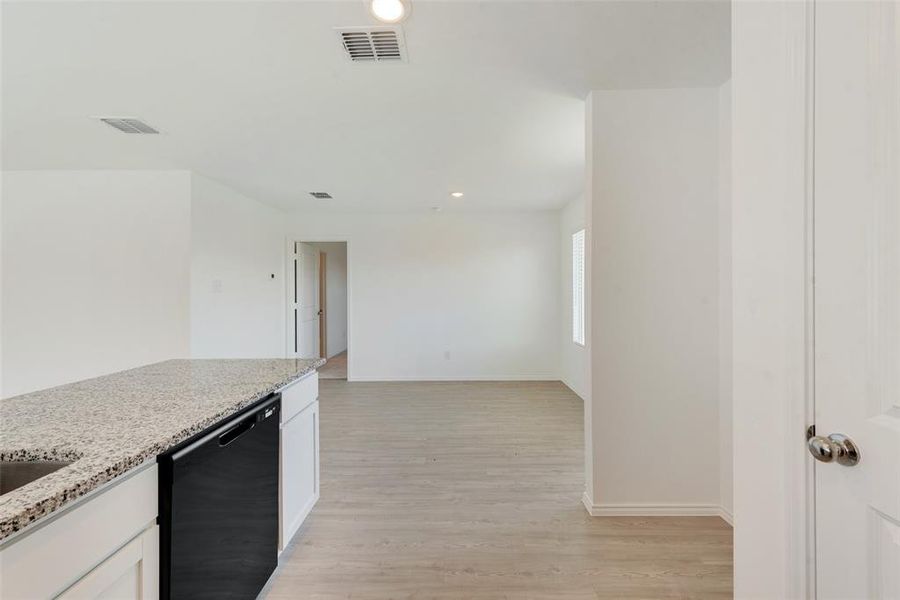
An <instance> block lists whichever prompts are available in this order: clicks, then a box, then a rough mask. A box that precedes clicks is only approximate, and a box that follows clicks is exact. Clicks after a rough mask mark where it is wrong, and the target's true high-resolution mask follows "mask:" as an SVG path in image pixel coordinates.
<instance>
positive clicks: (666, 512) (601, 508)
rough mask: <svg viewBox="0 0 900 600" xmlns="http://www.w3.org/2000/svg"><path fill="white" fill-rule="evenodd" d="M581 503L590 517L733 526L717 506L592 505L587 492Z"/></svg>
mask: <svg viewBox="0 0 900 600" xmlns="http://www.w3.org/2000/svg"><path fill="white" fill-rule="evenodd" d="M581 502H582V504H584V507H585V509H587V511H588V514H589V515H591V516H592V517H721V518H722V520H724V521H725V522H726V523H728V524H729V525H733V518H732V516H731V513H730V512H728V511H727V510H725V508H724V507H722V506H720V505H718V504H645V503H641V504H594V503H593V502H592V501H591V499H590V498H589V497H588V495H587V492H585V493H584V495H583V496H582V497H581Z"/></svg>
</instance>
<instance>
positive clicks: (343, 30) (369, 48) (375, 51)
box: [335, 25, 406, 62]
mask: <svg viewBox="0 0 900 600" xmlns="http://www.w3.org/2000/svg"><path fill="white" fill-rule="evenodd" d="M335 31H337V33H338V35H339V36H340V38H341V44H342V45H343V47H344V55H345V56H346V57H347V58H348V59H349V60H350V61H351V62H406V44H405V43H404V41H403V29H402V28H401V27H400V26H399V25H390V26H388V25H385V26H379V27H338V28H336V29H335Z"/></svg>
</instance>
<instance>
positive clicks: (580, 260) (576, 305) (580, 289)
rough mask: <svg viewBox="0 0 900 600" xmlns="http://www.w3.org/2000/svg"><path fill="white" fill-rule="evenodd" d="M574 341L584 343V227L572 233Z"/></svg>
mask: <svg viewBox="0 0 900 600" xmlns="http://www.w3.org/2000/svg"><path fill="white" fill-rule="evenodd" d="M572 341H574V342H575V343H576V344H581V345H582V346H583V345H584V229H582V230H581V231H576V232H575V233H573V234H572Z"/></svg>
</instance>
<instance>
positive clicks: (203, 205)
mask: <svg viewBox="0 0 900 600" xmlns="http://www.w3.org/2000/svg"><path fill="white" fill-rule="evenodd" d="M191 191H192V198H191V355H192V356H193V357H194V358H268V357H283V356H284V352H285V310H284V303H285V287H284V285H285V281H284V280H285V268H284V261H285V238H284V229H283V220H284V213H283V212H282V211H280V210H278V209H275V208H272V207H270V206H266V205H264V204H261V203H259V202H257V201H255V200H252V199H250V198H247V197H246V196H243V195H241V194H239V193H238V192H236V191H234V190H232V189H231V188H229V187H226V186H224V185H222V184H220V183H218V182H215V181H213V180H211V179H208V178H206V177H203V176H200V175H197V174H193V175H192V177H191ZM272 275H274V276H275V277H274V278H273V277H272Z"/></svg>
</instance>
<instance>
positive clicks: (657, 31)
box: [2, 0, 730, 211]
mask: <svg viewBox="0 0 900 600" xmlns="http://www.w3.org/2000/svg"><path fill="white" fill-rule="evenodd" d="M412 3H413V10H412V14H411V16H410V17H409V19H408V20H407V21H406V22H405V23H404V25H403V28H404V33H405V36H406V43H407V48H408V52H409V62H408V63H406V64H378V65H373V64H352V63H349V62H348V61H346V60H345V59H344V57H343V53H342V52H343V51H342V49H341V47H340V43H339V40H338V37H337V35H336V34H335V32H334V31H333V28H334V27H336V26H347V25H367V24H373V23H374V22H373V20H372V18H371V17H370V16H369V13H368V11H367V8H366V5H365V3H364V2H363V1H362V0H346V1H330V2H257V1H245V2H164V1H159V2H121V1H119V2H76V1H66V2H58V3H52V2H4V3H3V6H2V11H3V14H2V21H3V22H2V34H3V39H2V51H3V55H2V68H3V72H2V85H3V87H2V103H3V105H2V126H3V130H2V150H3V156H2V159H3V168H4V169H106V168H112V169H131V168H134V169H149V168H179V169H190V170H193V171H197V172H200V173H202V174H204V175H207V176H209V177H212V178H214V179H217V180H220V181H222V182H223V183H226V184H228V185H230V186H232V187H234V188H235V189H237V190H239V191H242V192H243V193H245V194H247V195H249V196H252V197H254V198H257V199H258V200H261V201H263V202H267V203H270V204H273V205H276V206H280V207H283V208H288V209H290V208H301V209H312V208H314V209H322V210H365V211H381V210H410V209H413V210H427V209H428V208H430V207H432V206H443V207H445V208H447V209H451V210H452V209H454V208H465V209H489V210H504V209H544V208H553V207H558V206H560V205H562V204H563V203H565V202H567V201H568V200H569V199H571V198H572V197H574V196H576V195H577V194H578V193H579V192H580V190H581V187H582V167H583V162H584V157H583V153H584V133H583V129H584V122H583V112H584V98H585V95H586V93H587V92H588V91H589V90H591V89H612V88H647V87H681V86H707V85H718V84H720V83H722V82H724V81H725V80H727V79H728V76H729V74H728V73H729V64H730V56H729V46H730V37H729V36H730V33H729V27H730V8H729V5H728V3H727V2H718V1H699V2H691V3H687V2H672V1H663V2H641V1H624V2H584V1H582V2H568V1H555V2H532V1H522V2H514V1H494V2H461V1H449V2H433V1H427V0H412ZM96 115H114V116H137V117H141V118H143V119H144V120H146V121H147V122H148V123H150V124H151V125H153V126H155V127H157V128H158V129H160V130H161V131H162V132H163V135H159V136H136V135H125V134H122V133H119V132H117V131H115V130H114V129H111V128H109V127H108V126H106V125H103V124H101V123H99V122H97V121H94V120H92V119H91V118H90V117H91V116H96ZM453 190H461V191H464V192H465V194H466V195H465V197H464V198H463V199H461V200H455V199H451V198H449V197H448V193H449V192H450V191H453ZM309 191H327V192H330V193H331V194H332V195H333V196H334V199H333V200H316V199H313V198H310V197H309V196H308V192H309Z"/></svg>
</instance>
